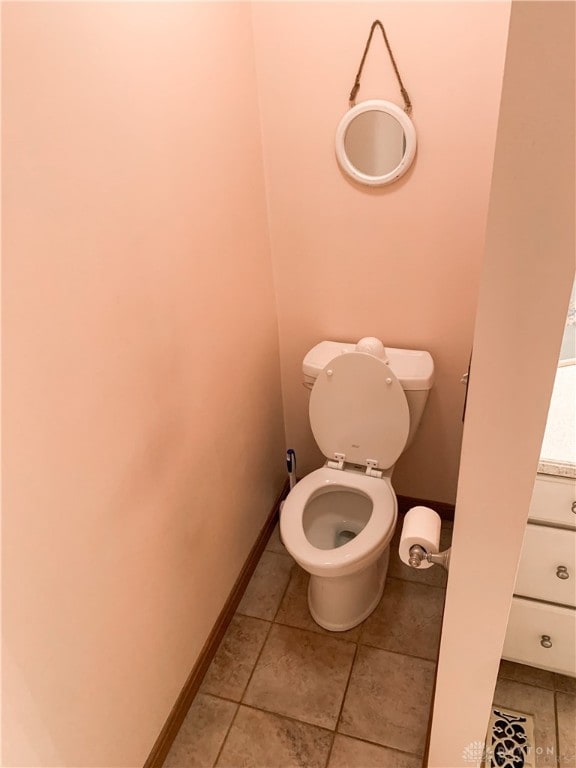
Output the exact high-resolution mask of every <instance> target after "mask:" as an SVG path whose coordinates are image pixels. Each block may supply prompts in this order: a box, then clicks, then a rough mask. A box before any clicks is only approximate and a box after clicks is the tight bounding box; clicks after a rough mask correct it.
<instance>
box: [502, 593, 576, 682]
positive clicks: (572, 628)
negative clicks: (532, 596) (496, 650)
mask: <svg viewBox="0 0 576 768" xmlns="http://www.w3.org/2000/svg"><path fill="white" fill-rule="evenodd" d="M543 638H550V640H549V641H547V640H546V639H545V640H544V642H545V643H548V642H550V643H551V647H550V648H545V647H544V646H543V645H542V642H543ZM502 657H503V658H504V659H509V660H510V661H518V662H520V663H521V664H530V665H531V666H533V667H540V668H541V669H549V670H550V671H552V672H560V673H561V674H563V675H571V676H572V677H576V610H574V608H561V607H559V606H557V605H546V604H545V603H536V602H534V601H533V600H524V599H523V598H521V597H514V598H512V607H511V609H510V617H509V619H508V629H507V631H506V640H505V641H504V649H503V652H502Z"/></svg>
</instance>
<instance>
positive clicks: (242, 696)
mask: <svg viewBox="0 0 576 768" xmlns="http://www.w3.org/2000/svg"><path fill="white" fill-rule="evenodd" d="M240 615H241V616H243V615H244V614H240ZM249 618H255V617H253V616H251V617H249ZM267 623H268V629H267V631H266V637H265V638H264V642H263V643H262V647H261V648H260V650H259V651H258V655H257V656H256V661H255V662H254V666H253V667H252V671H251V672H250V677H249V678H248V680H247V682H246V685H245V686H244V689H243V691H242V693H241V695H240V699H239V700H238V701H237V702H234V703H235V704H237V707H236V712H235V713H234V717H233V718H232V721H231V722H230V725H229V726H228V729H227V731H226V735H225V736H224V739H223V740H222V744H221V745H220V749H219V750H218V754H217V755H216V759H215V760H214V762H213V763H212V766H215V765H216V764H217V762H218V760H219V759H220V755H221V754H222V751H223V749H224V746H225V744H226V742H227V741H228V736H229V735H230V731H231V730H232V726H233V725H234V723H235V722H236V718H237V717H238V712H239V711H240V707H241V706H242V699H243V698H244V694H245V693H246V689H247V688H248V686H249V684H250V681H251V680H252V675H253V674H254V670H255V669H256V665H257V664H258V662H259V661H260V656H261V655H262V651H263V649H264V646H265V645H266V641H267V640H268V636H269V635H270V631H271V630H272V622H271V621H268V622H267ZM211 695H214V694H211ZM216 698H219V699H224V701H233V699H226V698H225V697H224V696H217V697H216Z"/></svg>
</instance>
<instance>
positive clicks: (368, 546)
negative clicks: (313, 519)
mask: <svg viewBox="0 0 576 768" xmlns="http://www.w3.org/2000/svg"><path fill="white" fill-rule="evenodd" d="M323 489H324V490H326V489H330V490H329V492H333V493H335V492H337V491H338V489H343V490H352V491H359V492H360V493H363V494H365V495H366V496H368V497H369V499H370V500H371V502H372V513H371V515H370V519H369V520H368V522H367V523H366V525H365V527H364V528H363V529H362V530H361V531H360V533H359V534H358V535H357V536H356V537H355V538H354V539H352V540H351V541H349V542H348V543H347V544H346V545H344V546H341V547H337V548H335V549H318V548H317V547H315V546H314V545H313V544H311V543H310V541H309V540H308V538H307V536H306V532H305V530H304V524H303V519H304V510H305V508H306V505H307V504H308V502H309V501H310V500H311V499H312V497H313V495H314V494H315V492H317V491H322V490H323ZM397 508H398V504H397V501H396V495H395V494H394V491H393V490H392V486H391V485H390V483H389V481H388V480H387V479H386V478H384V479H379V478H374V477H369V476H368V475H363V474H360V473H357V472H352V471H348V470H338V469H331V468H329V467H322V469H317V470H316V471H315V472H311V473H310V474H309V475H306V477H304V478H303V479H302V480H300V482H299V483H297V484H296V486H295V487H294V488H293V489H292V490H291V491H290V494H289V495H288V497H287V498H286V500H285V502H284V505H283V507H282V513H281V515H280V532H281V535H282V541H283V542H284V545H285V547H286V549H287V550H288V552H290V554H291V555H292V556H293V557H294V558H295V559H296V560H297V562H298V563H299V564H300V565H301V566H302V568H304V569H305V570H306V571H308V572H309V573H311V574H314V575H316V576H334V577H336V576H344V575H346V574H348V573H353V572H354V571H356V570H358V567H359V564H360V563H364V562H365V560H366V559H367V558H369V557H370V555H371V554H372V553H373V552H376V551H378V552H381V551H382V550H383V549H384V547H386V546H387V545H388V542H389V541H390V539H391V538H392V535H393V532H394V528H395V525H396V518H397Z"/></svg>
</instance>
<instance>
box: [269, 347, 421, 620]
mask: <svg viewBox="0 0 576 768" xmlns="http://www.w3.org/2000/svg"><path fill="white" fill-rule="evenodd" d="M376 342H378V340H377V339H372V338H370V339H363V340H361V341H360V342H359V343H358V348H360V349H362V350H369V351H368V352H366V351H357V347H356V346H355V345H350V344H339V343H338V342H321V343H320V344H318V345H316V347H314V349H312V350H311V351H310V352H309V353H308V355H307V356H306V358H305V360H304V366H303V367H304V374H305V383H309V384H312V393H311V396H310V408H309V414H310V425H311V427H312V432H313V434H314V437H315V439H316V442H317V444H318V446H319V448H320V449H321V450H322V452H323V454H324V455H325V456H326V458H327V462H326V464H325V466H324V467H322V468H321V469H318V470H315V471H314V472H311V473H310V474H309V475H307V476H306V477H304V478H303V479H302V480H301V481H300V482H298V483H297V484H296V485H295V486H294V488H293V489H292V490H291V491H290V493H289V494H288V496H287V498H286V500H285V502H284V504H283V507H282V510H281V513H280V534H281V537H282V541H283V543H284V546H285V547H286V549H287V550H288V552H289V553H290V554H291V555H292V557H293V558H294V559H295V560H296V562H297V563H298V564H299V565H300V566H301V567H302V568H303V569H304V570H306V571H308V573H309V574H310V582H309V586H308V606H309V609H310V613H311V615H312V617H313V619H314V620H315V621H316V622H317V623H318V624H319V625H320V626H321V627H324V628H325V629H328V630H332V631H345V630H347V629H350V628H352V627H354V626H356V625H357V624H359V623H360V622H362V621H363V620H364V619H365V618H367V617H368V616H369V615H370V613H372V611H373V610H374V609H375V608H376V606H377V605H378V602H379V600H380V598H381V596H382V592H383V590H384V586H385V582H386V574H387V570H388V561H389V553H390V541H391V539H392V536H393V535H394V529H395V526H396V520H397V500H396V495H395V493H394V490H393V488H392V484H391V480H390V477H391V474H392V469H393V467H394V464H395V462H396V460H397V459H398V457H399V456H400V455H401V453H402V452H403V451H404V449H405V447H406V445H407V444H408V443H409V442H410V440H411V438H412V436H413V434H414V431H415V429H416V427H417V426H418V423H419V421H420V417H421V415H422V411H423V409H424V405H425V402H426V397H427V393H428V390H429V389H430V387H431V386H432V374H433V363H432V358H431V357H430V355H429V354H428V353H427V352H419V351H414V350H395V349H390V348H384V346H383V345H382V343H381V342H378V343H376ZM373 351H374V352H375V353H372V352H373ZM394 363H396V364H395V365H394ZM394 369H396V372H395V370H394ZM397 373H398V374H399V375H398V376H397V375H396V374H397ZM408 392H414V395H416V396H415V397H408V396H407V393H408Z"/></svg>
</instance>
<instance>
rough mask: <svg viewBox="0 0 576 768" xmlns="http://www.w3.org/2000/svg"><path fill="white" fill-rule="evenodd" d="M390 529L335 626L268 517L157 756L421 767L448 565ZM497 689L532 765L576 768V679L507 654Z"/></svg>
mask: <svg viewBox="0 0 576 768" xmlns="http://www.w3.org/2000/svg"><path fill="white" fill-rule="evenodd" d="M400 529H401V525H399V526H398V528H397V533H396V536H395V539H394V540H393V542H392V545H391V560H390V568H389V571H388V581H387V584H386V589H385V593H384V596H383V598H382V600H381V602H380V605H379V606H378V608H377V609H376V611H375V612H374V613H373V614H372V615H371V616H370V617H369V618H368V619H367V620H366V621H365V622H363V624H362V625H360V626H359V627H354V629H351V630H349V631H348V632H342V633H333V632H327V631H325V630H323V629H322V628H321V627H319V626H318V625H317V624H315V623H314V621H313V620H312V618H311V616H310V614H309V612H308V604H307V594H306V592H307V586H308V574H306V573H305V572H304V571H302V570H301V569H300V568H299V567H298V566H297V565H296V564H295V563H294V561H293V560H292V558H291V557H290V556H289V555H288V553H287V552H286V550H285V549H284V547H283V545H282V543H281V542H280V539H279V537H278V531H277V529H276V530H275V531H274V533H273V535H272V537H271V538H270V541H269V542H268V545H267V547H266V550H265V552H264V553H263V555H262V557H261V559H260V562H259V564H258V566H257V568H256V570H255V572H254V575H253V577H252V580H251V581H250V584H249V585H248V588H247V590H246V593H245V594H244V596H243V598H242V601H241V603H240V605H239V606H238V610H237V612H236V614H235V616H234V617H233V619H232V621H231V623H230V626H229V628H228V630H227V632H226V635H225V636H224V639H223V640H222V643H221V645H220V648H219V649H218V651H217V653H216V656H215V657H214V660H213V662H212V664H211V666H210V668H209V670H208V672H207V674H206V677H205V678H204V681H203V683H202V686H201V689H200V691H199V693H198V695H197V696H196V698H195V700H194V702H193V704H192V706H191V708H190V711H189V713H188V715H187V717H186V719H185V721H184V723H183V725H182V728H181V729H180V732H179V734H178V736H177V738H176V740H175V741H174V744H173V745H172V749H171V750H170V753H169V755H168V757H167V758H166V762H165V768H209V767H210V768H211V767H212V766H223V767H225V768H300V767H301V768H420V767H421V765H422V753H423V750H424V745H425V738H426V730H427V725H428V718H429V710H430V704H431V695H432V686H433V680H434V673H435V665H436V664H435V660H436V655H437V649H438V644H439V640H440V630H441V618H442V609H443V604H444V594H445V585H446V574H445V572H444V571H443V570H441V569H440V568H437V567H434V568H430V569H428V570H426V571H415V570H412V569H410V568H408V567H407V566H405V565H404V564H403V563H402V562H401V561H400V559H399V558H398V537H399V531H400ZM451 533H452V531H451V526H450V524H443V530H442V540H441V544H442V548H445V547H447V546H449V543H450V539H451ZM392 617H393V619H394V620H393V621H392ZM494 703H495V704H498V705H500V706H503V707H506V706H508V707H510V708H512V709H514V710H518V711H521V712H527V713H529V714H532V715H534V718H535V739H536V748H537V760H536V763H537V765H538V766H552V765H554V766H557V767H558V766H560V768H576V747H575V745H574V741H575V738H574V734H575V731H576V681H574V680H573V679H571V678H567V677H563V676H561V675H554V674H553V673H551V672H545V671H544V670H539V669H533V668H531V667H525V666H523V665H520V664H512V663H510V662H506V661H503V662H502V664H501V668H500V674H499V680H498V684H497V687H496V691H495V695H494ZM557 756H558V760H557Z"/></svg>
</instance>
